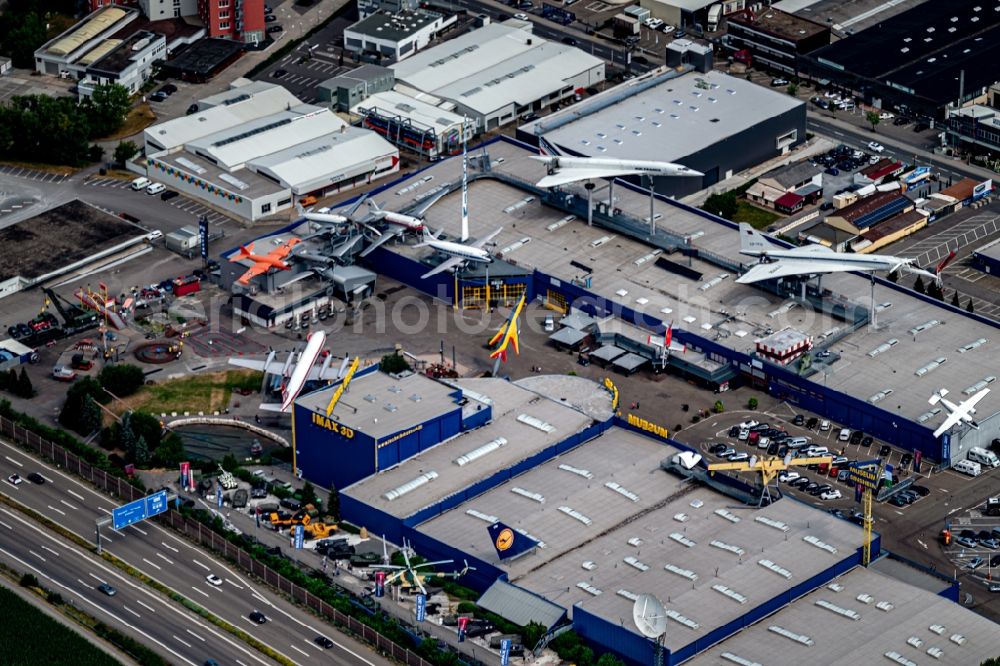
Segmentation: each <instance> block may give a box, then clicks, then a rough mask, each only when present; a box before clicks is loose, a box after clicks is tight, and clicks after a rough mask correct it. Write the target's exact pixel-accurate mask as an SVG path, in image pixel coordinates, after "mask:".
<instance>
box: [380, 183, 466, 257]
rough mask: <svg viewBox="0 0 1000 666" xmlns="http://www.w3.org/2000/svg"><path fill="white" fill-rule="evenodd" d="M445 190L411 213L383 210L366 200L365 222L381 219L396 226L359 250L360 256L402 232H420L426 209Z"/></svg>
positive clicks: (442, 194)
mask: <svg viewBox="0 0 1000 666" xmlns="http://www.w3.org/2000/svg"><path fill="white" fill-rule="evenodd" d="M447 193H448V191H447V190H443V191H441V192H440V193H438V194H435V195H434V196H432V197H431V198H430V199H428V200H427V201H424V202H423V203H421V204H420V205H419V206H418V207H417V208H415V209H414V210H413V213H412V214H408V213H397V212H395V211H391V210H383V209H382V208H379V206H378V204H377V203H375V202H374V201H369V202H368V209H369V211H370V212H369V213H368V215H367V216H366V217H365V218H364V219H365V222H369V221H381V222H386V223H388V224H391V225H393V226H395V227H396V229H394V230H393V231H392V232H391V233H386V234H384V235H382V237H381V238H377V239H375V240H374V241H373V242H372V243H371V244H370V245H369V246H368V247H366V248H365V249H364V250H362V251H361V256H362V257H367V256H368V255H369V254H371V253H372V252H374V251H375V250H376V249H377V248H379V247H381V246H382V245H385V244H386V243H387V242H389V241H390V240H392V239H393V238H396V237H397V236H402V235H403V234H404V233H406V232H408V231H410V232H413V233H420V232H422V231H423V230H424V228H425V227H424V215H426V214H427V210H428V209H429V208H430V207H431V206H433V205H434V204H436V203H437V202H438V201H439V200H440V199H441V197H443V196H444V195H445V194H447Z"/></svg>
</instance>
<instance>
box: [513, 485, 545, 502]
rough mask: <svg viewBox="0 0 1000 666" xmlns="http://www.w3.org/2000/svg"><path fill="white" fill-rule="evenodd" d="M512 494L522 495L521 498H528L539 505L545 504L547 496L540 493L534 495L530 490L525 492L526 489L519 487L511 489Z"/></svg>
mask: <svg viewBox="0 0 1000 666" xmlns="http://www.w3.org/2000/svg"><path fill="white" fill-rule="evenodd" d="M510 492H512V493H515V494H517V495H520V496H521V497H527V498H528V499H530V500H532V501H534V502H538V503H539V504H545V496H544V495H541V494H539V493H533V492H531V491H530V490H525V489H524V488H519V487H517V486H514V487H513V488H511V489H510Z"/></svg>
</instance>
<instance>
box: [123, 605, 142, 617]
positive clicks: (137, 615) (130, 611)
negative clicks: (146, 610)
mask: <svg viewBox="0 0 1000 666" xmlns="http://www.w3.org/2000/svg"><path fill="white" fill-rule="evenodd" d="M122 608H124V609H125V610H127V611H128V612H129V613H132V615H135V616H136V617H142V616H141V615H139V614H138V613H136V612H135V611H134V610H132V609H131V608H129V607H128V606H126V605H124V604H122Z"/></svg>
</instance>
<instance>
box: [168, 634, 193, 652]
mask: <svg viewBox="0 0 1000 666" xmlns="http://www.w3.org/2000/svg"><path fill="white" fill-rule="evenodd" d="M171 635H172V636H173V637H174V640H175V641H177V642H178V643H180V644H181V645H186V646H187V647H188V648H189V649H190V647H191V644H190V643H188V642H187V641H185V640H183V639H180V638H178V637H177V634H171Z"/></svg>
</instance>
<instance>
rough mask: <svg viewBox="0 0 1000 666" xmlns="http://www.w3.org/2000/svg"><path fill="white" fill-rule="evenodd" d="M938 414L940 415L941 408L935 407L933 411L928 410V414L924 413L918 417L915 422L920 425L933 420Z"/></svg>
mask: <svg viewBox="0 0 1000 666" xmlns="http://www.w3.org/2000/svg"><path fill="white" fill-rule="evenodd" d="M940 413H941V408H940V407H935V408H934V409H932V410H930V411H929V412H924V413H923V414H921V415H920V416H918V417H917V421H919V422H920V423H924V422H925V421H927V420H929V419H932V418H934V417H935V416H937V415H938V414H940Z"/></svg>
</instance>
